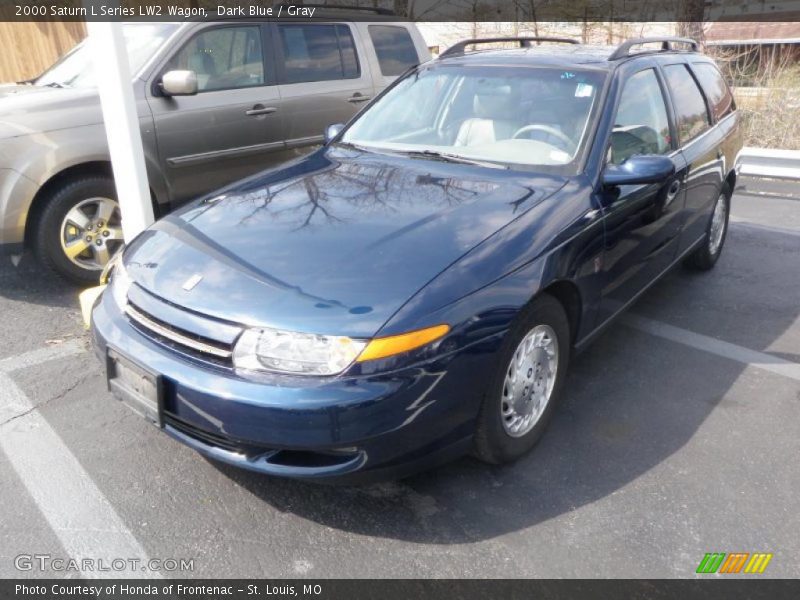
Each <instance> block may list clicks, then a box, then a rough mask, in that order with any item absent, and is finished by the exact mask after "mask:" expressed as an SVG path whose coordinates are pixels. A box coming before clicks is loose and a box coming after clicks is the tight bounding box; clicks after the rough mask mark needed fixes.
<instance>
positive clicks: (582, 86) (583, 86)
mask: <svg viewBox="0 0 800 600" xmlns="http://www.w3.org/2000/svg"><path fill="white" fill-rule="evenodd" d="M593 93H594V86H593V85H590V84H588V83H579V84H578V85H577V86H576V87H575V97H576V98H591V97H592V94H593Z"/></svg>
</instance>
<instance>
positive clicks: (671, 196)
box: [664, 179, 681, 208]
mask: <svg viewBox="0 0 800 600" xmlns="http://www.w3.org/2000/svg"><path fill="white" fill-rule="evenodd" d="M680 191H681V181H680V179H675V180H673V182H672V183H670V184H669V189H668V190H667V198H666V201H665V202H664V208H666V207H667V206H669V205H670V204H671V203H672V201H673V200H675V197H676V196H677V195H678V192H680Z"/></svg>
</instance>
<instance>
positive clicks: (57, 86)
mask: <svg viewBox="0 0 800 600" xmlns="http://www.w3.org/2000/svg"><path fill="white" fill-rule="evenodd" d="M40 87H51V88H65V87H67V86H65V85H64V84H63V83H58V82H57V81H51V82H50V83H45V84H44V85H42V86H40Z"/></svg>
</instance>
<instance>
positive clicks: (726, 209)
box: [685, 183, 732, 271]
mask: <svg viewBox="0 0 800 600" xmlns="http://www.w3.org/2000/svg"><path fill="white" fill-rule="evenodd" d="M731 194H732V192H731V188H730V186H729V185H728V184H727V183H723V184H722V188H721V189H720V191H719V197H718V198H717V203H716V204H715V205H714V210H713V211H712V213H711V219H710V221H709V222H708V229H707V232H706V239H705V241H704V242H703V245H702V246H700V248H698V249H697V250H695V251H694V253H693V254H691V255H690V256H689V258H687V259H686V262H685V264H686V266H687V267H689V268H691V269H697V270H699V271H708V270H709V269H712V268H713V267H714V265H715V264H717V259H718V258H719V255H720V254H722V246H723V245H724V244H725V236H726V235H727V233H728V217H729V214H730V207H731Z"/></svg>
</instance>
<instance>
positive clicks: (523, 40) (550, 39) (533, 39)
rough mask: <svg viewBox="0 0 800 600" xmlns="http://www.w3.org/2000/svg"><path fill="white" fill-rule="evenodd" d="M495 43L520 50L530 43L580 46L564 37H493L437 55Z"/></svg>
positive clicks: (462, 43) (467, 41)
mask: <svg viewBox="0 0 800 600" xmlns="http://www.w3.org/2000/svg"><path fill="white" fill-rule="evenodd" d="M497 42H519V45H520V47H521V48H529V47H530V45H531V42H556V43H559V44H580V42H579V41H578V40H576V39H573V38H565V37H494V38H472V39H469V40H464V41H463V42H458V43H457V44H454V45H452V46H450V47H449V48H448V49H447V50H445V51H444V52H442V53H441V54H440V55H439V58H442V57H444V56H453V55H455V54H464V50H466V48H467V46H474V45H477V44H494V43H497Z"/></svg>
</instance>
